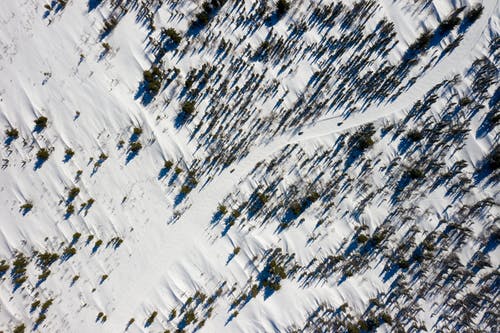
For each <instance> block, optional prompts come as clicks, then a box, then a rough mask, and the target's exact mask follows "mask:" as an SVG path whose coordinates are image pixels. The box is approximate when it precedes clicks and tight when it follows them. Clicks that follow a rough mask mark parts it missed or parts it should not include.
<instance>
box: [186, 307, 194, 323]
mask: <svg viewBox="0 0 500 333" xmlns="http://www.w3.org/2000/svg"><path fill="white" fill-rule="evenodd" d="M184 320H185V322H186V325H189V324H191V323H192V322H194V321H195V320H196V315H195V314H194V311H193V310H189V311H188V312H186V316H185V317H184Z"/></svg>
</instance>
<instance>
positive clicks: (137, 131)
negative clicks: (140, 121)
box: [133, 127, 142, 136]
mask: <svg viewBox="0 0 500 333" xmlns="http://www.w3.org/2000/svg"><path fill="white" fill-rule="evenodd" d="M133 132H134V135H137V136H139V135H141V134H142V128H140V127H134V131H133Z"/></svg>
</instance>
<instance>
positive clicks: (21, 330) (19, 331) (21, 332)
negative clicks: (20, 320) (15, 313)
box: [12, 324, 26, 333]
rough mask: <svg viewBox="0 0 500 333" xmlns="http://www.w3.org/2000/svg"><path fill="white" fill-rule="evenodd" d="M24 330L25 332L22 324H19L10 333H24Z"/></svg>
mask: <svg viewBox="0 0 500 333" xmlns="http://www.w3.org/2000/svg"><path fill="white" fill-rule="evenodd" d="M25 330H26V326H25V325H24V324H20V325H17V326H16V327H15V328H14V330H13V331H12V332H13V333H24V332H25Z"/></svg>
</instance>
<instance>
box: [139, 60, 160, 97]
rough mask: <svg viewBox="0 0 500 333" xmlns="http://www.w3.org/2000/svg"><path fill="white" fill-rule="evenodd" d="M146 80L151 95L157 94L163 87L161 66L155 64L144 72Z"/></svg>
mask: <svg viewBox="0 0 500 333" xmlns="http://www.w3.org/2000/svg"><path fill="white" fill-rule="evenodd" d="M143 76H144V82H145V83H146V90H147V91H148V92H149V93H150V94H151V95H156V94H157V93H158V92H159V91H160V88H161V83H162V81H163V73H162V71H161V70H160V68H159V67H157V66H153V67H151V69H150V70H146V71H144V72H143Z"/></svg>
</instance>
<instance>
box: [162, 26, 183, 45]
mask: <svg viewBox="0 0 500 333" xmlns="http://www.w3.org/2000/svg"><path fill="white" fill-rule="evenodd" d="M165 35H167V37H168V38H170V39H171V40H172V42H174V43H175V44H179V43H180V42H181V40H182V37H181V35H180V34H179V33H178V32H177V31H176V30H175V29H173V28H168V29H167V30H165Z"/></svg>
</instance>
